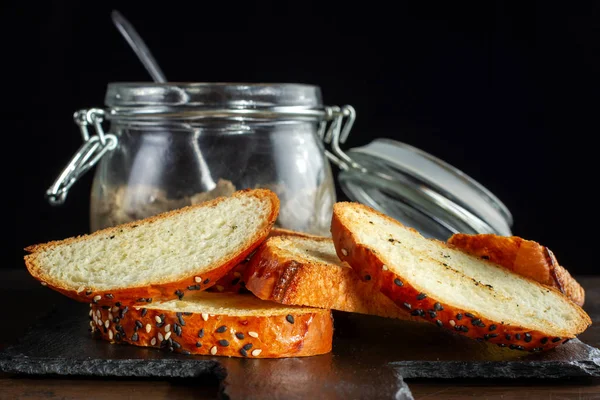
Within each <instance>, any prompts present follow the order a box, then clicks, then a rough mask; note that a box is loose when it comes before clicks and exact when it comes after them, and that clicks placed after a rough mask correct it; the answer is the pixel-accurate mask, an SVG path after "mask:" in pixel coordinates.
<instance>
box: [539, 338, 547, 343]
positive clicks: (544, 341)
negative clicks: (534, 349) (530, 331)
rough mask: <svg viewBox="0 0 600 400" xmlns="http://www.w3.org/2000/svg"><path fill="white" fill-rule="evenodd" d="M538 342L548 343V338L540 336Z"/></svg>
mask: <svg viewBox="0 0 600 400" xmlns="http://www.w3.org/2000/svg"><path fill="white" fill-rule="evenodd" d="M540 343H541V344H546V343H548V338H547V337H545V338H542V340H540Z"/></svg>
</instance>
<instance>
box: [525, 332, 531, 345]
mask: <svg viewBox="0 0 600 400" xmlns="http://www.w3.org/2000/svg"><path fill="white" fill-rule="evenodd" d="M525 342H526V343H529V342H531V334H530V333H526V334H525Z"/></svg>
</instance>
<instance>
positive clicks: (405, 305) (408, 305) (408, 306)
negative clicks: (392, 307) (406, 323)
mask: <svg viewBox="0 0 600 400" xmlns="http://www.w3.org/2000/svg"><path fill="white" fill-rule="evenodd" d="M404 307H406V308H408V309H409V310H410V309H411V308H412V306H411V305H410V304H409V303H404Z"/></svg>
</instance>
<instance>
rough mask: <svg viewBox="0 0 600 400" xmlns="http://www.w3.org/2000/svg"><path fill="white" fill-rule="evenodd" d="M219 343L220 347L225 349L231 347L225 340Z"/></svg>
mask: <svg viewBox="0 0 600 400" xmlns="http://www.w3.org/2000/svg"><path fill="white" fill-rule="evenodd" d="M218 343H219V346H223V347H227V346H229V342H228V341H227V340H225V339H221V340H219V342H218Z"/></svg>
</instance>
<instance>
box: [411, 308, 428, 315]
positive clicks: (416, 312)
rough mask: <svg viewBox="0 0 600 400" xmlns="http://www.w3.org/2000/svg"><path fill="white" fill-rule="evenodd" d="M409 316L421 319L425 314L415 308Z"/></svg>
mask: <svg viewBox="0 0 600 400" xmlns="http://www.w3.org/2000/svg"><path fill="white" fill-rule="evenodd" d="M410 315H414V316H417V317H422V316H423V315H425V312H424V311H423V310H421V309H420V308H417V309H415V310H414V311H413V312H411V313H410Z"/></svg>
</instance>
